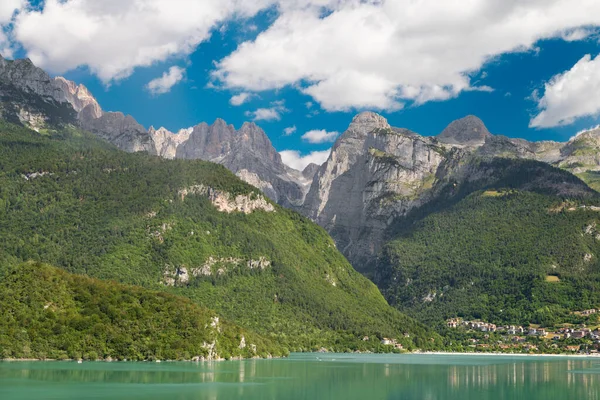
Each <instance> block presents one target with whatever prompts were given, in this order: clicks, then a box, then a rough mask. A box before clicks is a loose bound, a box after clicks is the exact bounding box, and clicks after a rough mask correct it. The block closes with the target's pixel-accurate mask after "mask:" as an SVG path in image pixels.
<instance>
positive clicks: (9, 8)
mask: <svg viewBox="0 0 600 400" xmlns="http://www.w3.org/2000/svg"><path fill="white" fill-rule="evenodd" d="M25 1H26V0H2V1H0V24H6V23H8V22H10V21H11V20H12V17H13V15H14V13H15V11H17V10H19V9H21V8H22V7H23V6H24V5H25Z"/></svg>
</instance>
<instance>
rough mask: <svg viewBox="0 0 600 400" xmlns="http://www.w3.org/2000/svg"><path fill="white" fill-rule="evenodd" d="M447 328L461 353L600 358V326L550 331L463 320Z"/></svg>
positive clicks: (583, 313) (589, 314) (451, 321)
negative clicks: (575, 355)
mask: <svg viewBox="0 0 600 400" xmlns="http://www.w3.org/2000/svg"><path fill="white" fill-rule="evenodd" d="M598 313H599V310H597V309H590V310H584V311H578V312H575V313H573V314H577V315H579V316H582V317H592V316H593V317H597V316H598V315H600V314H598ZM594 319H596V318H594ZM446 326H447V327H448V328H449V329H450V330H451V331H455V332H456V333H457V335H456V336H455V339H456V340H455V345H456V346H458V347H462V349H461V350H462V351H474V352H501V353H530V354H541V353H544V354H547V353H551V354H560V353H569V354H574V353H575V354H598V355H600V327H598V326H596V327H595V328H593V327H589V326H586V325H585V324H580V325H568V324H565V325H563V326H560V327H553V328H541V327H539V326H536V325H529V326H527V327H523V326H518V325H504V326H496V325H495V324H492V323H489V322H485V321H467V320H463V319H462V318H451V319H448V320H447V321H446ZM461 342H462V344H461ZM464 346H466V347H464Z"/></svg>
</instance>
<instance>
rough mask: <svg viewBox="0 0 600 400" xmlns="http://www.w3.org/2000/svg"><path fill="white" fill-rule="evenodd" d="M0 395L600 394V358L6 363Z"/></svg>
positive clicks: (442, 399) (176, 399) (0, 370)
mask: <svg viewBox="0 0 600 400" xmlns="http://www.w3.org/2000/svg"><path fill="white" fill-rule="evenodd" d="M0 399H2V400H12V399H19V400H25V399H35V400H41V399H61V400H62V399H78V400H79V399H169V400H188V399H189V400H191V399H211V400H216V399H227V400H228V399H344V400H347V399H427V400H437V399H439V400H448V399H460V400H464V399H478V400H480V399H511V400H512V399H527V400H535V399H544V400H548V399H600V358H599V359H594V358H567V357H522V356H521V357H518V356H516V357H510V356H481V355H475V356H463V355H412V354H411V355H377V354H364V355H363V354H360V355H358V354H357V355H355V354H292V355H291V356H290V358H288V359H278V360H247V361H226V362H207V363H184V362H163V363H150V362H148V363H143V362H138V363H133V362H119V363H104V362H84V363H83V364H77V363H75V362H51V361H48V362H0Z"/></svg>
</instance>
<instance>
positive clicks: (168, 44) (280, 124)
mask: <svg viewBox="0 0 600 400" xmlns="http://www.w3.org/2000/svg"><path fill="white" fill-rule="evenodd" d="M0 26H1V28H2V29H1V30H0V53H2V55H3V56H4V57H6V58H20V57H29V58H31V60H32V61H33V62H34V63H35V64H36V65H38V66H39V67H42V68H44V69H45V70H46V71H48V72H49V73H50V74H51V75H62V76H65V77H66V78H67V79H70V80H73V81H75V82H77V83H82V84H84V85H85V86H87V87H88V88H89V89H90V90H91V91H92V93H93V94H94V95H95V97H96V98H97V99H98V101H99V103H100V105H101V106H102V108H103V109H104V110H107V111H122V112H124V113H126V114H130V115H132V116H133V117H134V118H136V119H137V120H138V122H140V123H141V124H142V125H144V126H146V127H147V128H148V127H150V126H154V127H156V128H158V127H160V126H164V127H166V128H167V129H169V130H171V131H178V130H179V129H182V128H187V127H190V126H193V125H196V124H198V123H200V122H208V123H211V122H213V121H214V120H215V119H216V118H223V119H224V120H225V121H227V122H228V123H231V124H233V125H234V126H235V127H236V128H239V127H240V126H241V124H242V123H243V122H244V121H255V122H256V123H257V124H258V125H259V126H261V127H262V128H263V129H264V130H265V132H266V133H267V135H268V136H269V138H270V139H271V141H272V142H273V145H274V146H275V148H276V149H277V150H278V151H280V152H281V153H282V157H283V160H284V162H286V163H287V164H288V165H290V166H292V167H295V168H302V167H304V166H305V165H306V164H308V163H309V162H317V163H321V162H323V161H325V159H326V157H327V156H328V154H329V151H330V149H331V147H332V145H333V143H334V142H335V140H336V138H337V137H338V136H339V135H340V134H341V133H342V132H343V131H344V130H345V129H346V128H347V127H348V125H349V123H350V122H351V120H352V117H353V116H354V115H356V114H357V113H358V112H360V111H364V110H371V111H376V112H378V113H380V114H382V115H383V116H385V117H386V118H387V119H388V121H389V122H390V124H391V125H392V126H396V127H403V128H408V129H411V130H413V131H415V132H418V133H420V134H423V135H436V134H438V133H440V132H441V131H442V130H443V129H444V127H445V126H447V125H448V124H449V123H450V122H451V121H453V120H455V119H458V118H461V117H464V116H466V115H469V114H473V115H477V116H478V117H480V118H481V119H482V120H483V121H484V122H485V124H486V125H487V127H488V129H489V130H490V131H491V132H492V133H494V134H503V135H506V136H510V137H520V138H525V139H528V140H558V141H566V140H568V139H569V138H570V137H572V136H574V135H575V134H576V133H577V132H579V131H581V130H585V129H589V128H591V127H594V126H596V125H598V124H599V123H600V121H599V120H600V118H599V115H600V57H598V56H599V54H600V29H599V27H600V1H597V0H445V1H443V2H440V1H438V0H362V1H360V0H103V1H97V0H46V1H40V0H1V1H0Z"/></svg>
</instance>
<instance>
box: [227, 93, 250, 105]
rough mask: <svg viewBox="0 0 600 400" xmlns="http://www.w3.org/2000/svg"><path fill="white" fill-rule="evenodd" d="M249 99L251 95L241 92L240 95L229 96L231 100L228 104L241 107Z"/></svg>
mask: <svg viewBox="0 0 600 400" xmlns="http://www.w3.org/2000/svg"><path fill="white" fill-rule="evenodd" d="M251 98H252V93H248V92H242V93H240V94H236V95H235V96H231V99H229V104H231V105H232V106H241V105H242V104H244V103H245V102H247V101H248V100H250V99H251Z"/></svg>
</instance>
